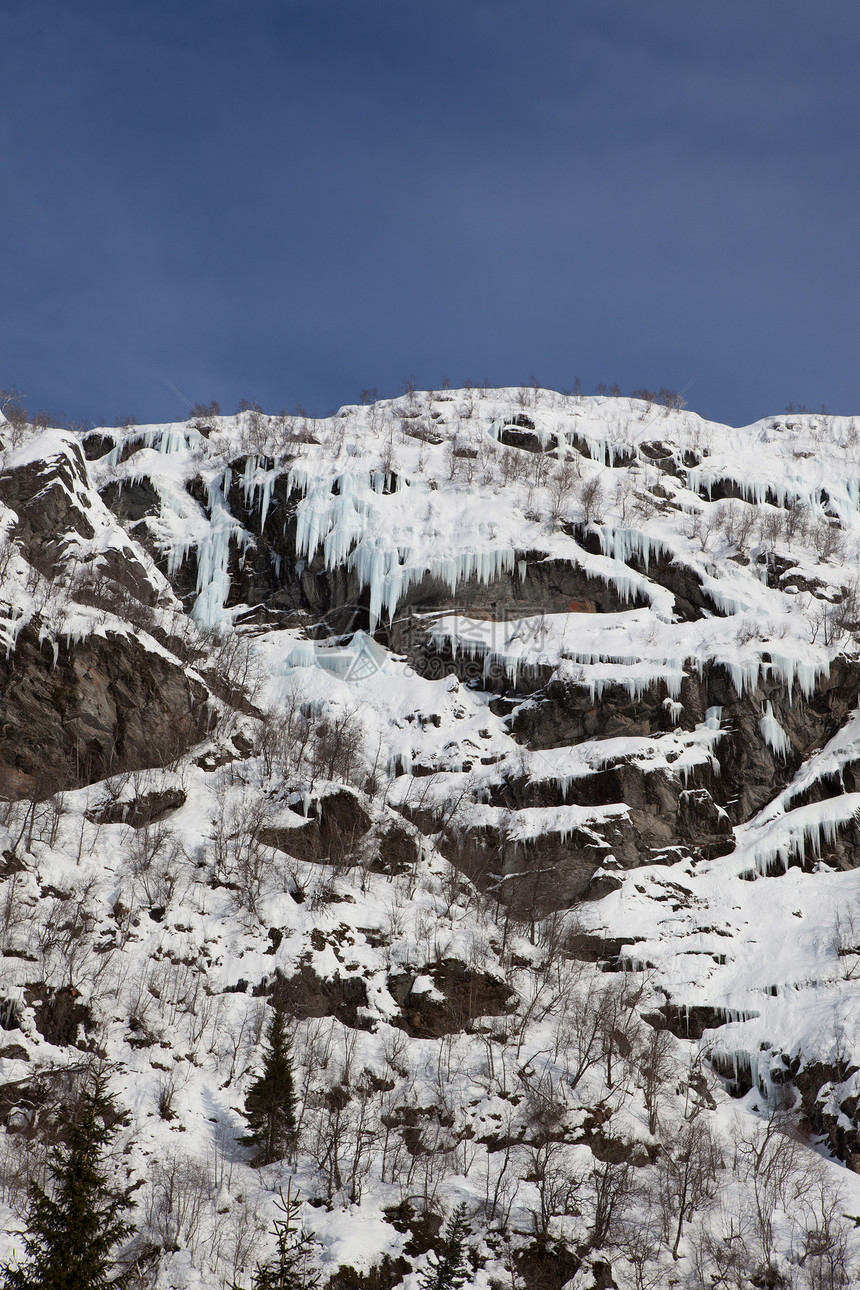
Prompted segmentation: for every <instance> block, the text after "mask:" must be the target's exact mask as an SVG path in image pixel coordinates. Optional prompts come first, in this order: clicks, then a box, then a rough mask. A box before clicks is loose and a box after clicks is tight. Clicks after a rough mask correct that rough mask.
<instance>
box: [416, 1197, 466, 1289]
mask: <svg viewBox="0 0 860 1290" xmlns="http://www.w3.org/2000/svg"><path fill="white" fill-rule="evenodd" d="M468 1235H469V1224H468V1223H467V1222H466V1206H465V1205H458V1206H457V1208H456V1209H455V1210H454V1212H453V1214H452V1215H451V1217H450V1218H449V1219H448V1222H447V1223H446V1224H445V1233H444V1236H443V1237H442V1241H441V1243H440V1245H439V1246H438V1247H437V1249H436V1252H435V1254H431V1255H430V1267H429V1268H427V1270H426V1271H425V1272H423V1273H422V1275H421V1278H420V1281H419V1284H420V1286H421V1290H460V1286H462V1285H463V1284H464V1282H465V1281H466V1279H467V1277H468V1275H469V1273H468V1269H467V1268H466V1237H467V1236H468Z"/></svg>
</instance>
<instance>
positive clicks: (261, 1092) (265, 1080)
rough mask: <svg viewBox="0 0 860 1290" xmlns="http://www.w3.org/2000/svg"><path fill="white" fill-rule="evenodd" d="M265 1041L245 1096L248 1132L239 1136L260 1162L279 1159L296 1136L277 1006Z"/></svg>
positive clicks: (287, 1044)
mask: <svg viewBox="0 0 860 1290" xmlns="http://www.w3.org/2000/svg"><path fill="white" fill-rule="evenodd" d="M266 1042H267V1045H268V1051H267V1052H266V1053H265V1054H264V1056H263V1074H262V1075H260V1076H259V1077H258V1078H257V1079H255V1080H254V1082H253V1084H252V1085H251V1087H250V1088H249V1089H248V1093H247V1096H246V1097H245V1116H246V1118H247V1120H248V1132H247V1133H246V1134H245V1136H244V1137H243V1138H242V1139H241V1141H242V1142H243V1143H244V1144H245V1145H246V1146H252V1147H256V1148H257V1161H258V1163H259V1164H263V1165H269V1164H271V1163H272V1161H273V1160H281V1159H282V1158H283V1157H284V1156H285V1155H286V1153H287V1151H288V1150H289V1149H290V1147H291V1146H292V1145H293V1143H294V1142H295V1138H296V1097H295V1092H294V1090H293V1064H292V1060H291V1056H290V1041H289V1038H288V1036H287V1028H286V1021H285V1018H284V1012H283V1009H281V1008H276V1009H275V1014H274V1016H273V1017H272V1021H271V1024H270V1025H269V1032H268V1034H267V1036H266Z"/></svg>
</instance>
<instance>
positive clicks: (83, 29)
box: [0, 0, 860, 423]
mask: <svg viewBox="0 0 860 1290" xmlns="http://www.w3.org/2000/svg"><path fill="white" fill-rule="evenodd" d="M0 50H2V81H0V85H2V100H0V103H2V106H0V247H2V259H3V267H2V279H0V281H2V318H3V322H2V349H0V386H8V385H16V386H18V387H19V388H20V389H22V390H24V391H25V392H26V393H27V395H28V396H29V406H30V408H31V410H35V409H37V408H46V409H48V410H50V411H52V412H54V413H59V412H64V413H65V414H66V416H67V417H70V418H73V419H75V420H84V419H85V418H89V419H96V420H103V419H104V420H108V421H113V420H114V419H116V418H117V417H118V416H121V415H126V414H134V415H135V416H136V417H137V418H138V420H140V421H146V420H156V419H168V418H172V417H177V416H180V415H182V412H183V407H184V405H183V404H182V402H181V401H180V400H179V399H177V398H176V396H175V395H174V394H172V393H171V392H170V390H169V389H168V388H167V386H166V385H165V380H168V381H170V382H172V383H173V384H174V385H175V386H176V387H177V388H178V389H179V390H181V391H182V392H183V394H184V395H186V396H187V398H188V399H189V400H192V401H195V400H201V401H208V400H209V399H212V398H215V399H217V400H219V402H220V403H221V404H222V406H223V408H224V410H225V411H232V410H233V409H234V407H235V405H236V403H237V401H238V400H239V399H240V398H242V397H247V398H251V399H256V400H258V401H259V403H260V404H261V405H262V406H263V407H264V408H266V409H267V410H277V409H278V408H280V407H283V406H285V405H287V406H293V405H294V404H295V403H296V402H297V401H300V402H301V403H302V404H304V405H305V406H307V407H308V408H312V409H316V410H318V411H319V412H324V411H328V410H329V409H331V408H333V407H336V406H337V405H338V404H340V403H345V402H352V401H355V400H357V398H358V395H359V391H360V390H361V389H362V388H368V387H373V386H375V387H378V389H379V392H380V394H393V393H399V392H400V391H401V390H402V386H403V380H404V378H405V377H406V376H408V375H411V374H414V376H415V378H416V380H417V383H418V384H419V385H420V386H428V385H438V384H440V383H441V381H442V379H443V377H445V376H447V377H448V378H449V379H450V380H451V382H452V383H453V384H460V383H462V381H463V380H464V379H466V378H469V379H471V380H475V381H481V380H483V379H484V378H488V379H489V380H490V382H491V383H492V384H499V385H506V384H519V383H521V382H524V381H526V380H528V379H529V377H530V376H531V375H532V374H534V375H536V376H537V377H538V379H539V380H540V381H541V383H542V384H545V385H550V386H554V387H556V388H558V389H566V388H569V387H571V386H572V384H573V381H574V378H575V376H577V375H579V376H580V377H581V379H582V383H583V388H584V389H585V390H586V391H589V390H593V389H594V387H595V386H596V384H597V382H599V381H606V382H608V383H612V382H615V381H617V382H618V383H619V384H620V385H621V387H622V389H623V390H624V391H625V392H626V391H628V390H629V389H631V388H633V387H639V386H651V387H658V386H660V385H666V386H670V387H675V388H680V387H682V386H685V385H687V383H688V382H690V381H691V380H695V383H694V384H693V385H692V386H691V388H690V390H689V392H688V395H687V398H688V401H689V403H690V405H691V406H693V407H695V408H697V409H699V410H700V411H702V412H704V413H705V414H707V415H711V416H714V417H718V418H720V419H725V420H730V421H734V422H737V423H741V422H747V421H751V420H753V419H755V418H756V417H759V416H763V415H765V414H767V413H770V412H775V411H781V410H782V409H783V408H784V407H785V405H786V404H787V403H788V402H794V403H805V404H807V405H809V406H810V407H813V408H815V409H817V408H818V407H819V406H820V405H821V404H822V403H825V404H826V405H827V408H828V410H829V411H834V412H857V413H860V373H858V363H857V359H858V348H860V346H858V341H860V290H859V289H858V288H860V282H858V277H860V273H858V268H860V263H858V262H860V251H858V231H857V226H858V212H860V167H858V160H860V83H858V68H859V67H860V7H858V6H857V4H856V0H839V2H836V0H816V3H815V4H811V3H809V0H797V2H795V0H754V3H750V2H749V0H723V2H722V3H720V4H708V5H705V4H698V3H691V0H677V2H674V0H673V2H671V3H670V2H663V0H650V2H649V3H647V4H643V3H642V0H618V2H615V0H528V3H527V2H526V0H241V2H240V0H205V2H203V0H199V2H198V0H182V2H181V3H177V0H140V2H139V3H122V2H121V0H0Z"/></svg>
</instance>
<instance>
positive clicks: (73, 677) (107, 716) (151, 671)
mask: <svg viewBox="0 0 860 1290" xmlns="http://www.w3.org/2000/svg"><path fill="white" fill-rule="evenodd" d="M211 719H212V712H211V710H210V707H209V703H208V692H207V690H206V688H205V687H204V686H203V685H202V684H201V682H200V681H198V680H195V679H193V678H192V677H191V676H189V675H188V674H187V673H186V672H185V670H184V669H183V668H182V667H181V666H180V665H179V664H178V663H176V662H174V661H172V660H171V659H170V658H169V657H167V656H166V655H164V654H161V653H155V652H154V651H151V650H148V649H147V648H146V647H145V646H144V645H143V644H142V643H141V641H140V640H139V639H138V638H137V637H135V636H131V635H128V636H126V635H121V634H119V633H114V632H106V633H104V634H103V635H97V634H92V635H89V636H87V637H85V638H84V639H83V640H81V641H80V642H77V643H75V642H70V641H68V640H60V641H58V642H57V643H56V655H55V653H54V647H52V646H51V644H50V643H49V642H48V641H40V640H39V637H38V634H37V632H36V630H35V628H32V627H28V628H25V630H24V631H23V632H22V633H21V634H20V636H19V637H18V643H17V648H16V650H15V652H14V653H12V654H10V656H9V657H8V658H3V657H2V656H0V796H3V797H7V798H9V797H32V796H35V797H45V796H48V795H50V794H51V793H55V792H58V791H59V790H61V789H65V788H72V787H77V786H79V785H81V784H88V783H92V782H94V781H95V780H99V779H104V778H105V777H106V776H108V775H114V774H117V773H118V772H120V771H127V770H143V769H145V768H147V767H150V766H159V765H164V764H165V763H166V762H169V761H170V760H172V759H173V758H175V757H178V756H179V755H180V754H181V753H182V752H184V751H185V750H186V749H187V748H188V747H190V746H191V745H192V744H193V743H196V742H197V740H199V739H200V738H202V736H203V735H204V734H205V732H206V730H207V729H208V727H209V725H210V722H211Z"/></svg>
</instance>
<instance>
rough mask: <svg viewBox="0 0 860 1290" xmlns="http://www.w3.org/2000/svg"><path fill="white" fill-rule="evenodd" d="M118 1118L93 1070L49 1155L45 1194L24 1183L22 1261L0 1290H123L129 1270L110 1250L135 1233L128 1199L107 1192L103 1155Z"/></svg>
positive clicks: (36, 1186)
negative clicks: (26, 1199) (48, 1182)
mask: <svg viewBox="0 0 860 1290" xmlns="http://www.w3.org/2000/svg"><path fill="white" fill-rule="evenodd" d="M120 1119H121V1117H120V1116H119V1115H118V1113H117V1110H116V1107H115V1104H114V1101H113V1098H112V1097H111V1095H110V1094H109V1093H108V1092H107V1090H106V1088H105V1082H104V1078H103V1076H102V1075H101V1074H99V1075H97V1076H96V1078H95V1080H94V1081H93V1083H92V1085H91V1087H90V1088H87V1089H84V1090H83V1091H82V1093H81V1095H80V1098H79V1100H78V1104H77V1106H76V1107H75V1109H74V1111H73V1112H72V1113H71V1114H70V1115H67V1116H64V1117H63V1121H62V1123H63V1125H64V1129H65V1135H64V1136H65V1142H64V1144H63V1145H61V1146H59V1147H55V1148H54V1150H53V1151H52V1153H51V1158H50V1162H49V1170H50V1174H51V1179H52V1186H51V1188H50V1193H49V1192H46V1191H45V1190H44V1189H43V1188H42V1187H40V1186H39V1185H38V1183H36V1182H35V1181H33V1182H31V1184H30V1211H29V1214H28V1217H27V1236H26V1237H25V1239H24V1247H25V1250H26V1262H24V1263H23V1264H21V1265H20V1266H19V1267H17V1268H9V1269H7V1271H6V1274H5V1278H4V1282H3V1290H107V1287H111V1290H122V1287H124V1286H125V1285H126V1284H127V1282H128V1273H123V1272H120V1271H118V1270H117V1267H116V1264H115V1263H114V1261H113V1259H112V1258H111V1252H112V1251H113V1249H114V1247H115V1246H117V1245H118V1244H119V1243H120V1242H121V1241H124V1240H125V1239H126V1238H127V1237H128V1236H130V1235H131V1233H132V1232H133V1231H134V1228H133V1226H132V1224H130V1223H128V1222H126V1221H125V1220H124V1219H123V1217H122V1215H123V1214H124V1213H125V1211H126V1210H127V1209H129V1208H130V1207H131V1201H130V1200H129V1199H128V1198H127V1197H126V1196H124V1195H123V1194H122V1193H121V1192H117V1191H116V1190H115V1189H113V1188H112V1187H111V1186H110V1185H109V1183H108V1178H107V1174H106V1172H105V1167H104V1155H105V1151H106V1149H107V1147H108V1146H109V1144H110V1142H111V1140H112V1138H113V1137H114V1134H115V1133H116V1126H117V1123H118V1122H119V1120H120Z"/></svg>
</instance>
